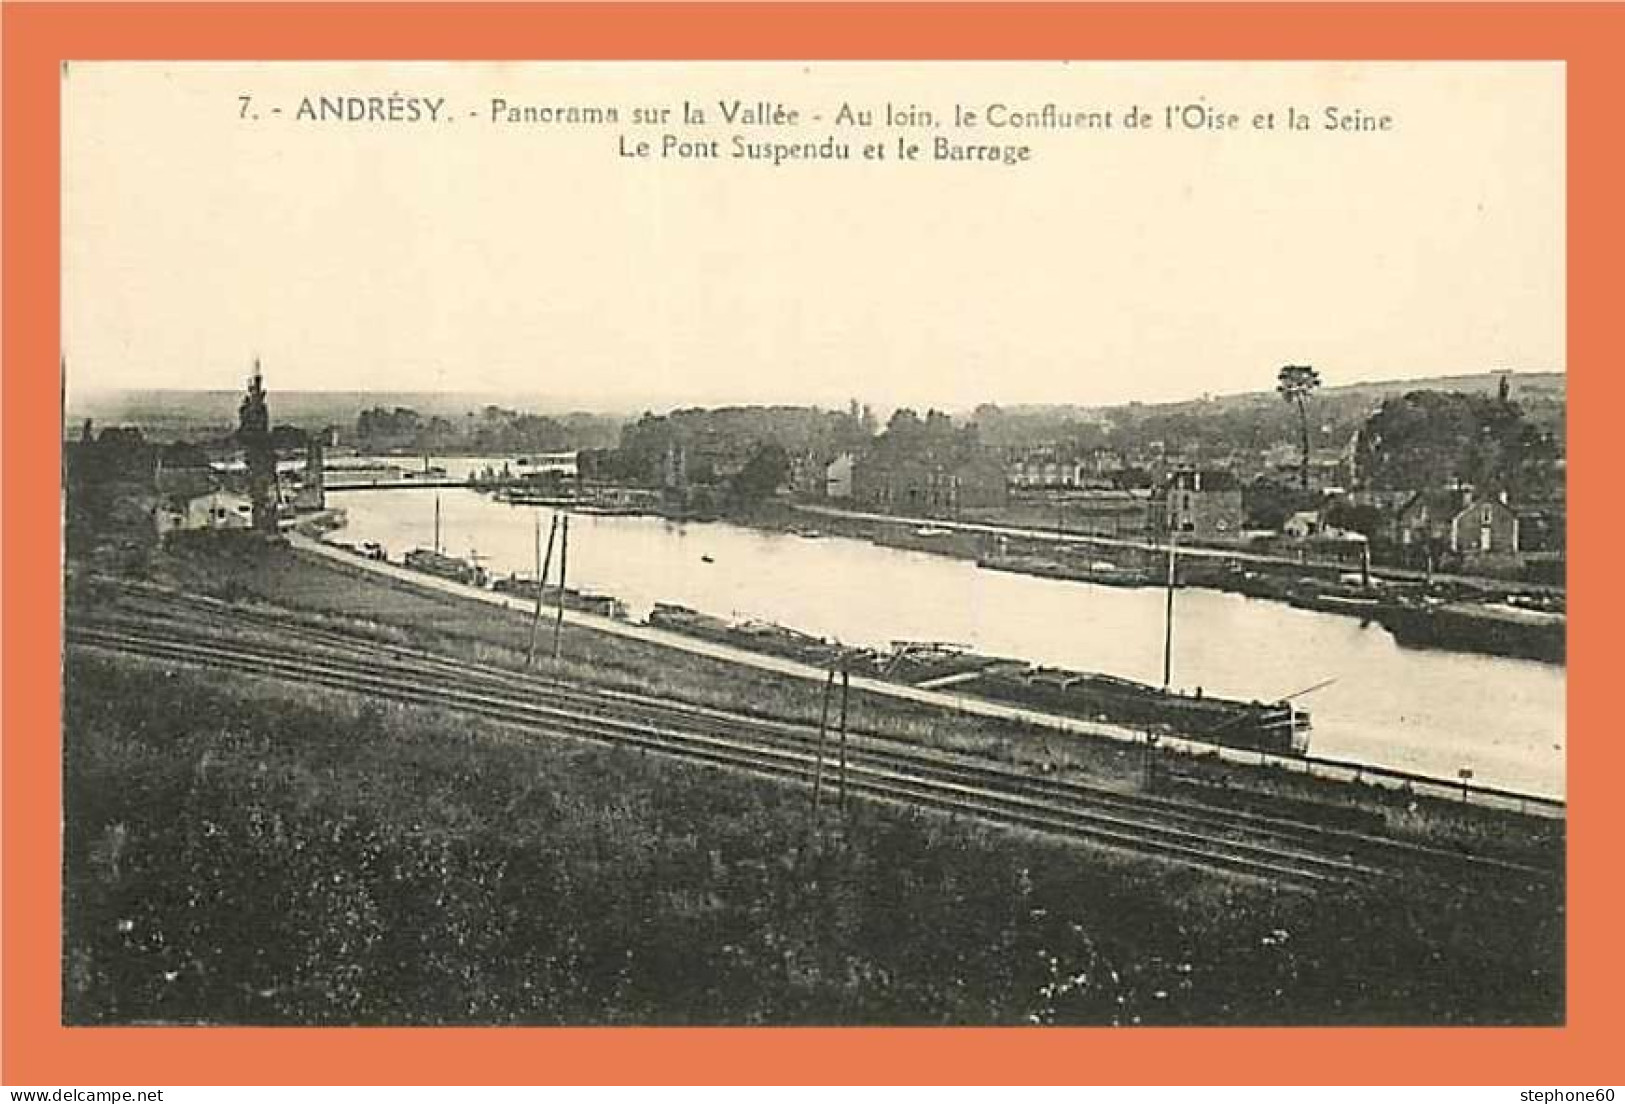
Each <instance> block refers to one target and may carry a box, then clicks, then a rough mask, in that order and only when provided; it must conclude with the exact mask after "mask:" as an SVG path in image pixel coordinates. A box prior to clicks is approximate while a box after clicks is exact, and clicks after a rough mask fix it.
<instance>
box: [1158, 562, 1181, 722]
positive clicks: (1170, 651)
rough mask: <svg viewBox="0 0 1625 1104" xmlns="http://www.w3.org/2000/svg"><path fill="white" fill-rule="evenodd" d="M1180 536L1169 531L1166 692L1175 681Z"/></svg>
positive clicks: (1164, 632)
mask: <svg viewBox="0 0 1625 1104" xmlns="http://www.w3.org/2000/svg"><path fill="white" fill-rule="evenodd" d="M1178 544H1179V536H1178V533H1177V532H1176V531H1175V530H1169V532H1168V604H1167V608H1166V610H1165V611H1164V613H1163V630H1162V689H1163V691H1164V692H1166V691H1167V690H1168V688H1169V687H1170V686H1172V685H1173V681H1174V549H1175V548H1177V547H1178Z"/></svg>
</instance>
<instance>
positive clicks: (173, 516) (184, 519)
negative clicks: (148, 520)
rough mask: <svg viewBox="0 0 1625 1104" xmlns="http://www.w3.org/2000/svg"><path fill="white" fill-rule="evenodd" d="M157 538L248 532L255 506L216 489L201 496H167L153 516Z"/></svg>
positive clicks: (234, 494) (251, 526) (252, 522)
mask: <svg viewBox="0 0 1625 1104" xmlns="http://www.w3.org/2000/svg"><path fill="white" fill-rule="evenodd" d="M154 521H155V523H156V525H157V529H158V535H159V536H160V537H161V536H164V535H165V534H167V533H173V532H177V531H179V532H191V531H195V530H201V529H251V528H253V526H254V504H253V501H252V500H250V499H249V497H248V496H247V495H244V494H236V493H234V492H232V491H223V490H219V489H215V490H210V491H205V492H203V493H202V494H168V495H164V496H163V498H162V500H161V501H160V502H159V503H158V507H157V510H156V512H155V514H154Z"/></svg>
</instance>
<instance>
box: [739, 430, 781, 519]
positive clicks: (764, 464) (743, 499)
mask: <svg viewBox="0 0 1625 1104" xmlns="http://www.w3.org/2000/svg"><path fill="white" fill-rule="evenodd" d="M789 477H790V458H789V456H787V455H786V454H785V451H784V448H783V447H782V446H780V445H777V444H772V443H764V444H760V445H758V446H756V450H755V451H754V452H753V453H751V457H750V459H749V460H747V461H746V462H745V466H744V468H742V469H741V470H740V472H739V474H738V475H736V476H734V478H733V488H732V489H733V496H734V500H735V502H737V503H738V504H739V505H742V506H754V505H756V504H757V503H759V502H761V501H763V500H764V499H766V498H769V497H771V496H772V494H773V492H774V491H776V490H778V489H779V487H781V486H782V485H783V484H784V482H785V480H787V479H789Z"/></svg>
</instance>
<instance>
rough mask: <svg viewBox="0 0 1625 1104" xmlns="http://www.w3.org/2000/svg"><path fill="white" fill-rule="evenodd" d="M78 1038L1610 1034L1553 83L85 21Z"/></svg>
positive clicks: (1461, 73)
mask: <svg viewBox="0 0 1625 1104" xmlns="http://www.w3.org/2000/svg"><path fill="white" fill-rule="evenodd" d="M61 97H62V135H63V137H62V205H63V217H62V289H63V298H62V312H63V320H62V370H63V376H64V380H65V399H64V412H63V420H62V462H63V472H64V481H65V482H64V495H65V498H64V509H63V515H62V517H63V527H64V530H63V531H64V539H65V549H66V554H65V561H64V568H65V571H64V588H65V650H64V663H63V694H64V698H63V700H64V721H63V779H64V793H63V802H64V808H63V823H64V831H65V835H64V847H63V852H62V864H63V865H62V877H63V885H64V896H63V902H64V904H63V908H64V913H63V930H62V946H61V988H62V1007H61V1016H62V1021H63V1023H65V1024H69V1025H79V1026H93V1025H134V1024H142V1025H155V1024H157V1025H192V1024H209V1025H329V1026H339V1025H345V1026H348V1025H380V1026H403V1025H535V1026H544V1025H576V1026H587V1025H621V1026H670V1025H712V1026H734V1027H745V1026H756V1025H843V1026H897V1025H956V1026H994V1025H1029V1026H1033V1025H1070V1026H1117V1027H1122V1028H1133V1027H1136V1026H1152V1025H1155V1026H1263V1025H1306V1026H1307V1025H1319V1026H1328V1025H1329V1026H1368V1025H1401V1026H1405V1025H1408V1026H1417V1025H1428V1026H1432V1025H1540V1026H1553V1025H1561V1024H1563V1023H1564V1022H1565V985H1566V971H1565V936H1564V932H1565V843H1566V834H1565V825H1566V815H1565V814H1566V806H1565V797H1566V787H1565V771H1566V750H1565V749H1566V739H1567V728H1566V721H1565V700H1566V657H1567V602H1566V586H1565V582H1566V577H1567V575H1566V558H1567V551H1566V543H1567V542H1566V534H1567V531H1568V530H1567V431H1566V426H1567V385H1566V384H1567V377H1566V375H1565V367H1566V365H1565V360H1566V349H1565V326H1564V322H1565V262H1566V253H1565V239H1564V228H1565V219H1566V204H1565V185H1566V176H1565V144H1564V141H1565V139H1564V136H1565V127H1566V116H1565V69H1564V66H1563V64H1562V63H1560V62H1506V63H1488V62H1475V63H1467V62H1406V63H1375V62H1372V63H1362V62H1337V63H1308V62H1294V63H1270V62H1228V63H1194V62H1149V61H1148V62H1133V63H1126V62H1117V63H1104V62H1073V63H1063V62H1038V61H1033V62H1000V63H994V62H858V61H853V62H831V61H820V62H710V63H700V62H637V63H633V62H534V63H520V62H504V63H482V62H444V63H428V62H416V63H405V62H398V63H382V62H379V63H332V62H231V63H226V62H180V61H176V62H162V61H141V62H117V61H85V62H78V61H75V62H71V63H70V64H67V65H65V66H64V67H63V70H62V74H61Z"/></svg>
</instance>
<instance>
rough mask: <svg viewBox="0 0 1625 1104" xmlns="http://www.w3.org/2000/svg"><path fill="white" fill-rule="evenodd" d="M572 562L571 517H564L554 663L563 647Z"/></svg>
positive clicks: (554, 627)
mask: <svg viewBox="0 0 1625 1104" xmlns="http://www.w3.org/2000/svg"><path fill="white" fill-rule="evenodd" d="M569 562H570V515H569V514H565V515H564V525H563V527H562V532H561V534H560V536H559V614H558V617H557V618H555V619H554V621H553V661H554V662H555V663H557V662H558V658H559V649H560V648H561V647H563V634H564V577H565V574H566V571H567V568H568V565H569Z"/></svg>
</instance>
